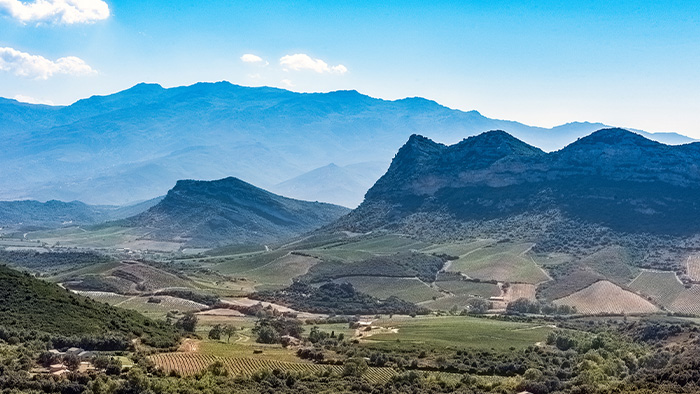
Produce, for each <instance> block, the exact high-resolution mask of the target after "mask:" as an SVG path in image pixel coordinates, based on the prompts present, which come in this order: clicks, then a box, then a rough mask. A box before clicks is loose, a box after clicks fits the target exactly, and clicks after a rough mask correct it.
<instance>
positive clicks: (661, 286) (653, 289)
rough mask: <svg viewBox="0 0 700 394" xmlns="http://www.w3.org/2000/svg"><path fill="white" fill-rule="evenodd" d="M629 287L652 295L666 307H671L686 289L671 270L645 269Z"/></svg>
mask: <svg viewBox="0 0 700 394" xmlns="http://www.w3.org/2000/svg"><path fill="white" fill-rule="evenodd" d="M629 288H630V289H632V290H634V291H636V292H638V293H640V294H643V295H645V296H648V297H651V298H652V299H653V300H654V301H656V302H657V303H659V304H660V305H663V306H664V307H666V308H669V307H670V306H671V304H672V303H673V301H675V300H676V298H678V296H679V295H680V294H681V293H683V292H684V291H686V289H685V286H684V285H683V283H681V281H680V280H679V279H678V277H677V276H676V273H675V272H670V271H650V270H643V271H642V272H640V273H639V275H638V276H637V277H636V278H635V279H634V280H633V281H632V282H631V283H630V284H629Z"/></svg>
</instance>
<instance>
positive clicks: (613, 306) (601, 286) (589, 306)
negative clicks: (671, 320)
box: [554, 280, 659, 314]
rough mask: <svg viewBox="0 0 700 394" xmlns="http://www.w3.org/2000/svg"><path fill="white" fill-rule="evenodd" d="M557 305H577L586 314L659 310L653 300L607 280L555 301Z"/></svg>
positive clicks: (638, 312)
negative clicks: (648, 299) (650, 300)
mask: <svg viewBox="0 0 700 394" xmlns="http://www.w3.org/2000/svg"><path fill="white" fill-rule="evenodd" d="M554 303H555V304H557V305H569V306H573V307H576V310H577V311H578V312H579V313H584V314H601V313H606V314H607V313H609V314H643V313H654V312H658V311H659V309H658V308H657V307H656V306H654V304H652V303H651V302H649V301H647V300H645V299H644V298H642V297H640V296H639V295H637V294H634V293H632V292H630V291H627V290H624V289H623V288H621V287H620V286H617V285H616V284H614V283H611V282H608V281H606V280H601V281H598V282H596V283H594V284H592V285H590V286H588V287H586V288H585V289H583V290H580V291H577V292H576V293H573V294H571V295H569V296H566V297H564V298H560V299H558V300H555V301H554Z"/></svg>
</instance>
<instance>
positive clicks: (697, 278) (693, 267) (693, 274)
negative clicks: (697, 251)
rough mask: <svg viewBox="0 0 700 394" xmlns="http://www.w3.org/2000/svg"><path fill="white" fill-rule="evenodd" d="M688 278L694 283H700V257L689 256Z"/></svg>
mask: <svg viewBox="0 0 700 394" xmlns="http://www.w3.org/2000/svg"><path fill="white" fill-rule="evenodd" d="M686 264H687V269H688V276H689V277H690V279H691V280H692V281H694V282H700V255H693V256H688V260H687V263H686Z"/></svg>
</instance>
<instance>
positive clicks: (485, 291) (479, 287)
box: [435, 280, 501, 298]
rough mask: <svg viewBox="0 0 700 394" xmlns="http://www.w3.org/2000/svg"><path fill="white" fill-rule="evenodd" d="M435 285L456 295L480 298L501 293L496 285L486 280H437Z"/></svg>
mask: <svg viewBox="0 0 700 394" xmlns="http://www.w3.org/2000/svg"><path fill="white" fill-rule="evenodd" d="M435 285H436V286H437V287H439V288H440V289H442V290H445V291H448V292H450V293H452V294H454V295H456V296H478V297H482V298H489V297H496V296H500V295H501V290H500V289H499V288H498V285H496V284H493V283H488V282H474V281H470V280H446V281H437V282H435Z"/></svg>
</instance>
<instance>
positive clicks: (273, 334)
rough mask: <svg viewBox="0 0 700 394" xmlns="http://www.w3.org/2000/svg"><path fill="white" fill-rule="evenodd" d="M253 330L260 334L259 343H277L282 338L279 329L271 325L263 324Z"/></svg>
mask: <svg viewBox="0 0 700 394" xmlns="http://www.w3.org/2000/svg"><path fill="white" fill-rule="evenodd" d="M253 330H254V331H255V333H256V334H257V335H258V339H257V340H256V341H257V342H259V343H277V342H279V340H280V336H279V334H277V331H275V329H274V328H272V327H270V326H262V327H259V328H257V329H253Z"/></svg>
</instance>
